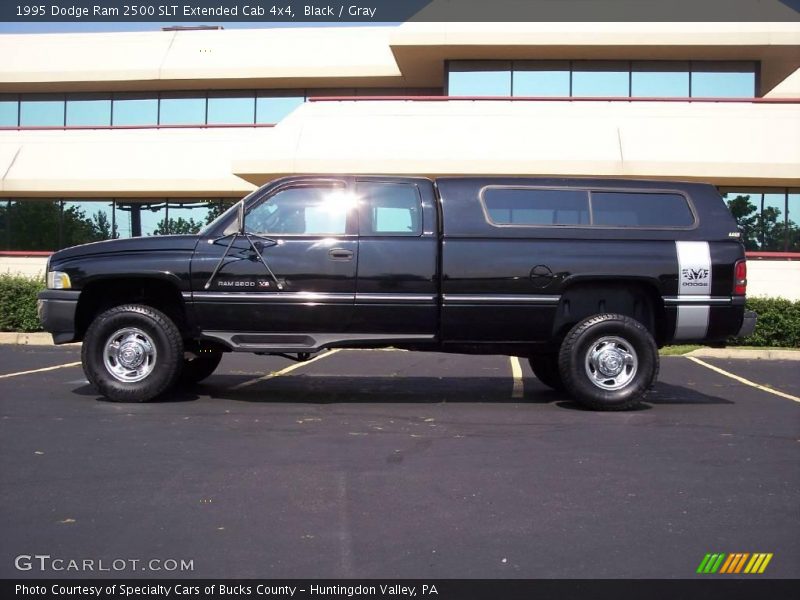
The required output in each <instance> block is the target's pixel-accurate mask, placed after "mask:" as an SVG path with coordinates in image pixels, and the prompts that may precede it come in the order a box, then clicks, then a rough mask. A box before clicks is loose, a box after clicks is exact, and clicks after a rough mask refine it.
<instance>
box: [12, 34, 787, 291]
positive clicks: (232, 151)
mask: <svg viewBox="0 0 800 600" xmlns="http://www.w3.org/2000/svg"><path fill="white" fill-rule="evenodd" d="M0 56H3V57H4V60H3V61H1V62H0V178H1V179H0V255H2V256H0V272H2V271H8V270H12V271H13V270H21V271H27V272H31V271H35V270H36V269H39V270H41V268H42V265H43V262H42V260H43V259H42V258H41V257H37V256H35V255H36V254H37V253H47V252H48V251H52V250H55V249H57V248H60V247H64V246H69V245H73V244H77V243H83V242H86V241H92V240H97V239H104V238H109V237H112V236H121V237H125V236H133V235H154V234H160V233H184V232H190V231H194V230H197V229H198V228H199V227H200V226H201V225H202V224H203V223H205V222H206V221H207V220H208V219H210V218H212V217H213V215H215V214H217V213H218V212H219V211H220V210H221V209H222V208H223V207H224V206H225V205H226V204H227V203H230V202H232V201H234V200H236V199H238V198H240V197H241V196H243V195H244V194H246V193H248V192H249V191H251V190H253V189H254V188H255V186H257V185H260V184H263V183H264V182H266V181H269V180H271V179H273V178H276V177H279V176H282V175H285V174H290V173H302V172H341V173H350V172H357V173H413V174H427V175H443V174H464V173H496V174H518V173H521V174H531V175H566V176H601V177H602V176H609V177H611V176H613V177H626V178H666V179H682V180H700V181H709V182H711V183H714V184H715V185H717V186H719V187H720V189H721V191H723V192H724V193H726V194H727V196H726V197H727V199H728V200H731V201H734V202H735V205H734V208H735V211H736V213H737V216H739V217H740V220H741V222H742V224H743V225H744V226H745V237H746V241H747V245H748V249H749V250H751V251H752V252H753V253H754V254H752V256H753V258H757V257H762V260H760V261H753V264H752V266H751V282H752V284H753V285H752V287H751V291H753V292H755V293H760V294H772V295H784V296H787V297H791V298H800V271H798V262H797V260H798V259H800V254H798V253H800V26H798V25H797V24H793V23H406V24H403V25H400V26H395V27H329V28H326V27H322V28H320V27H314V28H285V29H253V30H241V29H228V30H200V31H181V30H177V31H153V32H147V33H91V34H85V33H81V34H26V35H4V36H0ZM787 259H794V260H787ZM777 282H779V283H777Z"/></svg>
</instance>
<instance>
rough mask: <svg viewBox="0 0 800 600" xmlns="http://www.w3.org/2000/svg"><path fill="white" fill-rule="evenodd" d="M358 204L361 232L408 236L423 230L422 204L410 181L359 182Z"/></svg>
mask: <svg viewBox="0 0 800 600" xmlns="http://www.w3.org/2000/svg"><path fill="white" fill-rule="evenodd" d="M356 196H357V197H358V199H359V202H360V203H361V212H360V215H361V223H360V232H361V235H366V236H371V235H380V236H384V235H390V236H398V235H408V236H417V235H420V234H421V233H422V204H421V201H420V196H419V190H418V189H417V186H416V185H414V184H411V183H394V182H361V183H358V185H357V186H356Z"/></svg>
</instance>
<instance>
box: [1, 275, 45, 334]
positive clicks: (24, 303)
mask: <svg viewBox="0 0 800 600" xmlns="http://www.w3.org/2000/svg"><path fill="white" fill-rule="evenodd" d="M44 287H45V283H44V279H43V278H36V279H31V278H30V277H20V276H18V275H3V274H0V331H41V329H42V328H41V325H39V317H38V316H37V314H36V294H38V293H39V292H40V291H41V290H42V289H44Z"/></svg>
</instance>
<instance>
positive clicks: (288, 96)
mask: <svg viewBox="0 0 800 600" xmlns="http://www.w3.org/2000/svg"><path fill="white" fill-rule="evenodd" d="M303 102H305V96H303V93H302V92H285V93H281V92H276V93H274V94H270V93H264V94H259V95H258V98H256V123H278V122H279V121H281V120H282V119H283V118H284V117H285V116H286V115H288V114H289V113H290V112H292V111H293V110H294V109H295V108H297V107H298V106H300V105H301V104H302V103H303Z"/></svg>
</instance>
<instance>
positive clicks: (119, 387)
mask: <svg viewBox="0 0 800 600" xmlns="http://www.w3.org/2000/svg"><path fill="white" fill-rule="evenodd" d="M81 360H82V362H83V371H84V373H85V374H86V378H87V379H88V380H89V381H90V382H91V383H92V384H94V386H95V387H96V388H97V389H98V390H99V391H100V393H101V394H102V395H103V396H105V397H106V398H108V399H109V400H113V401H115V402H146V401H148V400H152V399H153V398H156V397H158V396H160V395H161V394H163V393H164V392H166V391H167V390H169V389H170V388H171V387H172V386H173V385H174V384H175V382H176V381H177V380H178V377H179V376H180V373H181V367H182V362H183V340H182V339H181V335H180V332H179V331H178V328H177V327H176V326H175V323H173V322H172V320H170V318H169V317H167V316H166V315H165V314H164V313H162V312H161V311H159V310H156V309H155V308H152V307H150V306H145V305H140V304H126V305H123V306H116V307H114V308H111V309H109V310H107V311H105V312H104V313H101V314H100V315H99V316H97V317H96V318H95V320H94V321H93V322H92V324H91V325H90V326H89V329H88V330H87V331H86V335H85V336H84V340H83V347H82V348H81Z"/></svg>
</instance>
